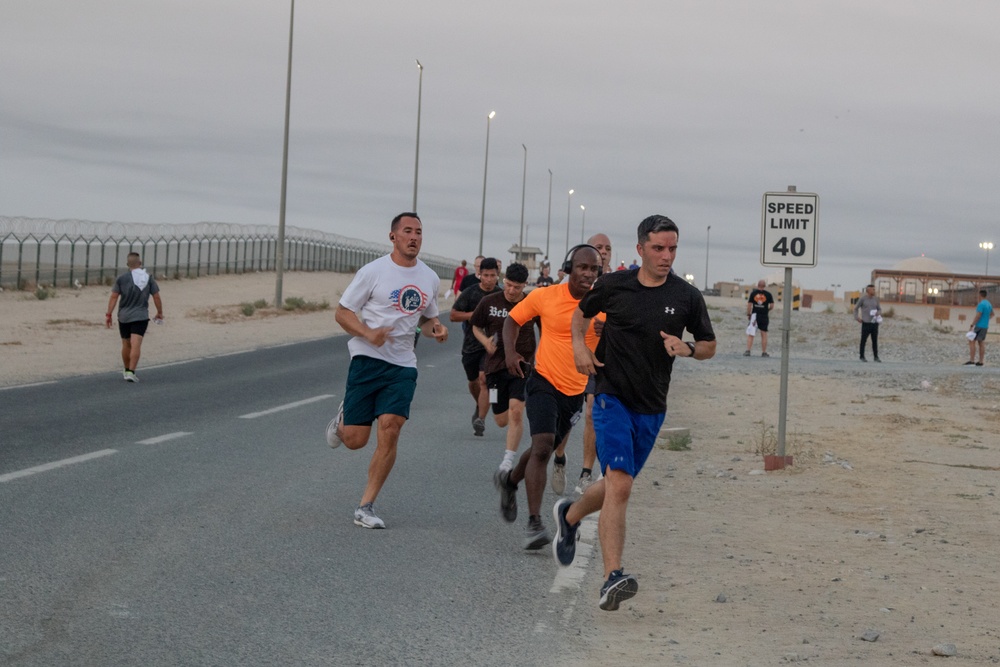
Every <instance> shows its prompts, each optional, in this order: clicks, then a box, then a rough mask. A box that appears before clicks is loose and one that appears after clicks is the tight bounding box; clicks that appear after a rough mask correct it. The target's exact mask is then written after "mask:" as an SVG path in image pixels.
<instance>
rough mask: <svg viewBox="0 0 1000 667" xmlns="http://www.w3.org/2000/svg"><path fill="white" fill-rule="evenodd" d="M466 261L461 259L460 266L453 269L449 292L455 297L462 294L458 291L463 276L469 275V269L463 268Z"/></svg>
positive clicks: (463, 278)
mask: <svg viewBox="0 0 1000 667" xmlns="http://www.w3.org/2000/svg"><path fill="white" fill-rule="evenodd" d="M466 263H467V262H466V261H465V260H464V259H463V260H462V264H461V265H460V266H458V267H457V268H456V269H455V276H454V277H453V278H452V279H451V292H452V294H454V295H455V296H458V295H459V294H461V293H462V290H461V289H459V288H460V287H461V285H462V281H463V280H465V276H467V275H469V269H467V268H465V265H466Z"/></svg>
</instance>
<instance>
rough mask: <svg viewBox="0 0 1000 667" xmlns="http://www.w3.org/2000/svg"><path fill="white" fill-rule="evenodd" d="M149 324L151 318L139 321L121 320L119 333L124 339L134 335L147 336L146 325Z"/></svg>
mask: <svg viewBox="0 0 1000 667" xmlns="http://www.w3.org/2000/svg"><path fill="white" fill-rule="evenodd" d="M148 326H149V320H139V321H138V322H119V323H118V334H119V335H120V336H121V337H122V340H125V339H126V338H131V337H132V336H145V335H146V327H148Z"/></svg>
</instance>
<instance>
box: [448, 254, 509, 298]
mask: <svg viewBox="0 0 1000 667" xmlns="http://www.w3.org/2000/svg"><path fill="white" fill-rule="evenodd" d="M482 261H483V256H482V255H476V259H475V260H473V262H472V273H466V275H465V277H464V278H462V282H461V283H459V285H458V293H459V294H461V293H462V292H464V291H465V290H467V289H469V288H470V287H472V286H473V285H475V284H476V283H478V282H479V265H480V264H481V263H482ZM497 270H499V268H498V269H497Z"/></svg>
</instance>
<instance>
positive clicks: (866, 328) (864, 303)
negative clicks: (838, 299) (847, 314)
mask: <svg viewBox="0 0 1000 667" xmlns="http://www.w3.org/2000/svg"><path fill="white" fill-rule="evenodd" d="M854 319H856V320H857V321H858V322H861V361H868V360H867V359H865V343H867V342H868V337H869V336H871V339H872V354H873V355H874V356H875V361H877V362H881V361H882V360H881V359H879V358H878V325H879V322H881V321H882V304H880V303H879V300H878V297H877V296H875V286H874V285H868V286H867V287H865V293H864V295H863V296H862V297H861V298H860V299H858V302H857V303H856V304H855V305H854Z"/></svg>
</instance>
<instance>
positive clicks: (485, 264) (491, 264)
mask: <svg viewBox="0 0 1000 667" xmlns="http://www.w3.org/2000/svg"><path fill="white" fill-rule="evenodd" d="M490 269H492V270H493V271H499V270H500V267H499V266H497V260H496V258H495V257H483V261H481V262H479V272H480V273H482V272H483V271H489V270H490Z"/></svg>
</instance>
